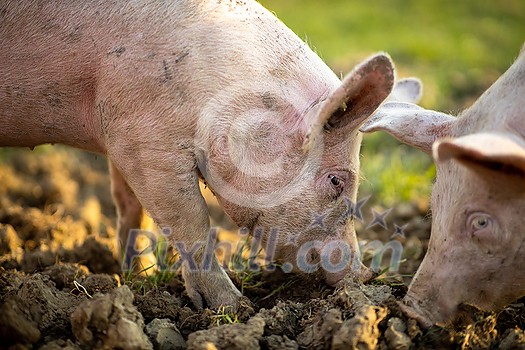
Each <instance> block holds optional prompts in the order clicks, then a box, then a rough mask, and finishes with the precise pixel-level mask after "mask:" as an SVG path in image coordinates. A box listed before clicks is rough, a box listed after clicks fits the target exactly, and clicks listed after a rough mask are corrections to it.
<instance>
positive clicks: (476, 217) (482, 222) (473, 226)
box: [468, 213, 492, 233]
mask: <svg viewBox="0 0 525 350" xmlns="http://www.w3.org/2000/svg"><path fill="white" fill-rule="evenodd" d="M491 224H492V218H491V217H490V216H489V215H487V214H483V213H475V214H472V215H471V217H470V218H469V222H468V227H469V228H470V230H471V232H472V233H476V232H478V231H481V230H484V229H486V228H488V227H490V226H491Z"/></svg>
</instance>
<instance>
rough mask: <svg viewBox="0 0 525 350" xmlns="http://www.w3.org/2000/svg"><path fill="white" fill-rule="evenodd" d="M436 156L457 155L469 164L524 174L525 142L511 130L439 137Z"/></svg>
mask: <svg viewBox="0 0 525 350" xmlns="http://www.w3.org/2000/svg"><path fill="white" fill-rule="evenodd" d="M433 149H434V159H435V160H436V162H444V161H447V160H449V159H456V160H458V161H460V162H462V163H463V164H465V165H467V166H469V165H472V164H476V165H481V166H484V167H487V168H490V169H492V170H498V171H502V172H507V173H514V174H522V175H523V174H525V144H523V143H522V142H521V141H519V140H518V139H517V138H515V137H514V136H512V135H510V134H499V133H478V134H471V135H467V136H462V137H458V138H446V139H443V140H438V141H437V142H436V143H435V144H434V146H433Z"/></svg>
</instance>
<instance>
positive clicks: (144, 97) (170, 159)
mask: <svg viewBox="0 0 525 350" xmlns="http://www.w3.org/2000/svg"><path fill="white" fill-rule="evenodd" d="M0 62H1V63H2V64H1V65H0V146H25V147H34V146H36V145H39V144H44V143H62V144H65V145H69V146H73V147H77V148H81V149H84V150H88V151H93V152H98V153H102V154H105V155H107V157H108V159H109V162H110V171H111V177H112V191H113V197H114V199H115V203H116V206H117V211H118V216H119V219H118V220H119V221H118V231H119V240H120V243H121V250H122V251H124V258H123V259H124V261H125V262H129V261H130V258H131V257H130V256H128V255H129V250H127V249H125V247H126V244H129V242H128V232H129V230H130V229H134V228H138V227H139V225H140V217H141V213H142V208H144V209H145V210H147V212H148V213H149V214H151V216H152V217H153V219H154V220H155V222H156V223H157V224H158V225H159V226H160V227H161V228H163V232H164V233H167V236H168V239H169V241H170V242H171V243H172V244H174V245H175V246H176V247H177V248H178V249H179V251H180V252H181V255H182V257H183V258H184V264H183V276H184V279H185V283H186V289H187V292H188V294H189V296H190V297H191V298H192V300H193V302H194V303H195V305H196V306H198V307H203V306H209V307H218V306H219V305H232V306H235V305H236V304H237V301H238V298H239V297H240V293H239V291H238V290H237V289H236V288H235V286H234V285H233V284H232V282H231V281H230V279H229V278H228V277H227V275H226V273H225V272H224V271H223V269H222V267H221V266H219V264H218V261H217V259H216V258H215V255H213V244H214V243H215V242H213V241H212V240H211V241H210V242H208V232H209V229H210V227H209V226H210V224H209V219H208V212H207V208H206V204H205V201H204V199H203V197H202V195H201V193H200V190H199V186H198V183H199V179H201V180H204V181H206V183H207V184H208V186H210V188H212V189H213V191H214V192H215V194H216V196H217V198H218V200H219V202H220V204H221V206H222V207H223V208H224V210H225V211H226V213H227V214H228V215H230V216H231V217H232V219H233V220H234V221H235V222H236V223H237V224H238V225H239V226H241V227H247V228H248V229H250V230H254V229H255V228H258V229H259V231H257V232H259V233H260V232H263V233H264V235H262V236H264V237H268V232H272V233H273V236H272V238H271V239H272V241H271V243H272V244H271V246H272V247H275V249H274V252H273V253H274V256H273V258H274V259H280V260H282V261H289V262H290V263H291V265H292V268H293V269H295V270H297V271H299V272H301V271H303V272H305V268H304V266H301V263H302V264H303V265H306V267H307V268H310V267H317V266H319V263H318V261H325V264H324V265H325V266H326V265H329V266H332V265H336V263H337V262H338V261H339V262H340V261H343V262H345V260H343V259H346V260H348V261H349V263H347V264H344V265H341V266H336V268H334V269H321V268H319V269H316V271H315V272H316V273H318V274H320V277H322V278H324V279H325V280H326V281H327V282H328V283H330V284H336V283H337V282H338V281H340V280H341V279H342V278H343V277H344V276H345V275H348V274H351V275H352V276H353V277H355V278H358V279H361V280H366V279H368V278H370V276H371V272H370V271H369V270H368V269H367V268H366V267H365V266H364V265H362V264H361V262H360V261H359V254H358V245H357V241H356V236H355V230H354V227H353V224H352V222H351V220H349V218H350V216H351V215H350V214H351V210H350V208H351V203H353V202H355V199H356V191H357V185H358V177H359V157H358V153H359V147H360V143H361V134H360V132H359V130H358V128H359V126H360V125H361V124H362V123H363V122H364V121H365V120H366V119H367V118H368V117H369V116H370V115H371V114H372V113H373V112H374V111H375V110H376V109H377V108H378V107H379V106H380V105H381V103H382V102H383V101H384V100H385V98H387V97H388V96H389V94H390V93H391V91H392V87H393V84H394V69H393V65H392V62H391V60H390V58H389V57H388V56H387V55H385V54H377V55H375V56H373V57H371V58H369V59H367V60H366V61H364V62H363V63H362V64H361V65H359V66H358V67H357V68H356V69H355V70H354V71H352V72H351V73H350V74H349V75H348V76H347V77H346V78H345V79H343V80H342V81H341V80H340V79H339V78H338V77H337V76H336V75H335V74H334V73H333V72H332V71H331V70H330V69H329V68H328V67H327V66H326V65H325V64H324V63H323V62H322V60H321V59H320V58H319V57H318V56H317V55H316V54H315V53H313V52H312V50H311V49H309V47H308V46H307V45H306V44H305V43H304V42H303V41H302V40H300V39H299V38H298V37H297V36H296V35H295V34H294V33H293V32H292V31H290V30H289V29H288V28H287V27H286V26H284V25H283V24H282V23H281V22H280V21H279V20H278V19H277V18H275V16H274V15H272V14H271V13H270V12H269V11H267V10H266V9H264V8H263V7H261V6H260V5H259V4H258V3H257V2H255V1H249V0H247V1H199V0H192V1H189V0H178V1H173V0H172V1H167V0H155V1H153V0H144V1H115V0H109V1H108V0H104V1H102V0H100V1H98V0H86V1H66V0H63V1H62V0H31V1H25V0H19V1H7V2H6V1H1V2H0ZM409 85H410V84H409ZM416 85H417V84H416ZM401 95H402V94H401ZM318 217H321V218H323V220H321V221H319V220H318V221H316V225H313V224H312V223H313V220H314V218H318ZM265 239H266V240H268V239H267V238H265ZM265 239H263V241H264V242H266V241H265ZM206 242H208V243H206ZM341 242H342V244H341ZM197 243H201V245H198V244H197ZM334 243H335V244H334ZM210 247H211V252H212V256H211V257H210V256H209V255H206V252H210V249H209V248H210ZM301 247H302V250H301ZM305 247H306V248H305ZM340 247H342V248H340ZM310 248H311V249H310ZM328 248H329V249H328ZM327 252H334V254H332V255H330V256H328V258H327V257H325V256H323V254H325V255H326V254H327ZM126 253H128V254H126ZM300 254H303V255H306V257H305V256H299V255H300ZM349 255H350V256H351V258H348V256H349ZM316 259H317V260H316ZM319 259H321V260H319ZM323 259H324V260H323ZM327 259H328V260H327ZM330 259H332V260H330ZM316 261H317V262H316ZM334 261H335V262H334ZM196 262H197V263H198V264H197V263H196ZM307 270H308V269H307ZM312 270H315V269H312ZM306 272H314V271H306Z"/></svg>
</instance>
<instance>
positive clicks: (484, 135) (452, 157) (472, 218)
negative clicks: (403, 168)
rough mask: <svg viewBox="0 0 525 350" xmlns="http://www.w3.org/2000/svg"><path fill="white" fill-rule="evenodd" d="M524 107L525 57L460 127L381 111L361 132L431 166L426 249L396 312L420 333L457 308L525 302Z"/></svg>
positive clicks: (418, 111)
mask: <svg viewBox="0 0 525 350" xmlns="http://www.w3.org/2000/svg"><path fill="white" fill-rule="evenodd" d="M524 102H525V55H523V54H522V55H521V58H519V59H518V60H517V61H516V62H515V63H514V65H513V66H512V67H511V68H510V69H509V70H508V71H507V72H506V73H505V74H504V75H503V76H502V77H501V78H500V79H499V80H498V81H497V82H496V83H495V84H494V85H493V86H492V87H491V88H490V89H489V90H487V91H486V92H485V93H484V94H483V96H481V97H480V99H478V101H477V102H476V103H475V104H474V105H473V106H472V107H471V108H469V109H467V110H466V111H465V112H464V113H463V115H462V116H461V117H460V118H457V119H456V118H453V117H452V116H449V115H446V114H443V113H438V112H434V111H429V110H424V109H422V108H420V107H417V106H415V105H410V104H403V103H401V104H400V103H397V104H385V105H384V107H383V108H382V109H381V110H380V111H379V113H378V114H376V115H375V116H374V117H372V118H371V119H370V121H369V122H367V124H365V125H364V126H363V127H362V130H363V131H365V132H366V131H374V130H385V131H387V132H389V133H390V134H392V135H394V136H395V137H396V138H398V139H399V140H401V141H402V142H405V143H407V144H410V145H412V146H415V147H417V148H420V149H422V150H423V151H425V152H427V153H429V154H430V153H433V156H434V159H435V161H436V182H435V185H434V188H433V193H432V203H431V204H432V233H431V237H430V242H429V248H428V252H427V254H426V256H425V258H424V259H423V262H422V263H421V266H420V267H419V269H418V271H417V273H416V275H415V276H414V279H413V281H412V283H411V285H410V287H409V290H408V293H407V295H406V297H405V299H404V300H403V303H402V305H401V306H402V308H403V310H404V311H405V312H406V313H407V314H408V315H409V316H412V317H414V318H416V319H418V320H419V321H420V323H421V324H422V325H423V326H426V327H429V326H431V325H433V324H439V323H446V322H448V321H450V320H451V318H452V317H453V316H455V315H456V313H457V311H458V306H459V305H460V304H461V303H467V304H473V305H476V306H478V307H480V308H483V309H486V310H497V309H500V308H502V307H503V306H505V305H506V304H507V303H509V302H512V301H514V300H516V299H518V298H519V297H522V296H524V295H525V274H524V273H523V271H522V267H523V266H525V234H524V231H523V230H524V229H525V127H524V126H523V125H524V122H525V112H524V110H523V103H524ZM436 139H438V140H437V141H436ZM434 141H436V142H434ZM432 145H433V147H432Z"/></svg>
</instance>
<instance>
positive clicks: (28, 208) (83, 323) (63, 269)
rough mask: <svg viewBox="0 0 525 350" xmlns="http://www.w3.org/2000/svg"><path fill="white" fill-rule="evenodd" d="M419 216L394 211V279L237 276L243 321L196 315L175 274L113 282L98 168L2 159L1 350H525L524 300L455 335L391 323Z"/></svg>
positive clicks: (416, 259)
mask: <svg viewBox="0 0 525 350" xmlns="http://www.w3.org/2000/svg"><path fill="white" fill-rule="evenodd" d="M368 204H370V205H372V204H373V205H374V206H380V204H378V203H368ZM419 207H421V205H419V206H418V205H414V204H410V203H403V204H401V205H399V206H397V207H395V208H394V210H393V211H392V214H390V215H389V216H388V217H387V224H388V225H389V226H390V227H392V226H393V223H396V224H398V225H400V226H402V225H404V224H408V225H407V226H406V229H405V234H406V237H398V238H397V239H398V240H399V241H400V242H401V243H402V244H403V246H404V247H405V250H404V253H405V255H404V259H406V261H405V262H404V263H402V264H401V265H400V271H399V272H398V275H403V277H399V276H398V277H396V276H390V277H388V278H385V279H382V280H381V279H380V280H376V281H373V282H371V283H369V284H368V285H354V284H352V283H351V282H347V283H345V285H344V286H343V287H341V288H338V289H332V288H329V287H327V286H325V285H324V284H323V283H322V282H320V281H316V280H311V279H307V278H300V277H298V276H294V275H291V274H286V273H283V272H282V271H280V270H277V271H276V272H274V273H262V274H258V273H256V274H245V273H244V274H243V273H239V272H235V273H233V272H232V273H230V275H231V277H232V280H233V281H234V283H236V284H237V285H238V287H239V288H241V289H242V290H243V293H244V295H245V296H246V299H245V300H243V302H242V303H241V304H242V306H241V308H240V309H239V311H238V312H236V313H233V312H231V310H227V309H222V310H218V311H211V310H208V309H205V310H200V311H199V310H196V309H195V308H194V307H193V306H192V305H191V302H190V300H189V298H188V297H187V295H186V294H185V292H184V286H183V282H182V280H181V277H180V274H179V273H177V272H175V273H169V274H168V273H164V274H161V275H156V276H155V277H151V276H150V277H144V276H135V275H134V274H131V275H130V274H122V273H121V272H120V264H119V261H118V260H117V259H116V258H115V257H116V255H117V254H116V241H115V228H114V227H115V226H114V225H115V219H116V218H115V210H114V208H113V206H112V202H111V196H110V190H109V178H108V176H107V166H106V163H105V159H104V158H103V157H101V156H95V155H92V154H89V153H82V152H77V151H71V150H69V149H66V148H62V147H49V146H48V147H44V148H40V149H39V148H37V149H36V150H35V151H33V152H27V151H24V150H7V151H6V150H4V149H2V150H1V151H0V348H6V349H9V348H12V349H24V348H25V349H92V348H98V349H110V348H119V349H186V348H188V349H243V350H247V349H376V348H377V349H450V348H460V349H482V348H483V349H484V348H492V349H524V348H525V332H524V330H525V306H524V302H525V300H519V301H517V302H516V303H514V304H512V305H509V306H508V307H507V308H505V309H504V310H503V311H501V312H499V313H491V312H482V311H480V310H477V309H475V308H473V307H470V306H468V305H465V306H463V307H462V314H461V316H460V317H458V318H457V319H456V320H455V321H454V322H453V323H452V324H451V325H449V326H447V327H444V328H439V327H435V328H433V329H430V330H422V329H420V328H419V326H418V325H417V323H416V321H414V320H412V319H407V317H406V316H404V315H403V314H402V313H401V312H400V310H399V308H398V306H397V302H398V301H399V300H400V299H401V298H402V297H403V296H404V294H405V292H406V283H407V282H409V280H410V279H409V278H407V277H406V276H405V275H411V274H413V273H414V272H415V270H416V269H417V266H418V265H419V263H420V261H421V259H422V257H423V254H424V251H425V249H426V245H427V243H428V233H429V228H430V226H429V224H428V220H426V216H427V209H426V208H419ZM376 209H377V208H376ZM369 211H370V208H369V207H365V208H364V209H363V213H365V215H369ZM211 212H212V215H213V217H212V218H211V219H212V222H213V223H214V224H216V225H223V226H224V227H228V228H231V223H228V222H225V221H224V220H225V218H224V216H223V214H222V213H221V212H220V210H218V209H217V208H216V207H213V208H212V210H211ZM365 228H366V225H363V228H362V229H361V230H359V233H358V235H359V237H360V239H365V240H368V241H372V240H376V239H377V240H381V241H383V242H386V241H388V240H389V239H390V236H391V232H388V230H384V229H381V227H376V228H374V229H373V230H365ZM365 260H366V259H365ZM151 271H152V269H150V270H148V271H147V272H148V273H149V274H150V275H152V274H153V273H152V272H151Z"/></svg>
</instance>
